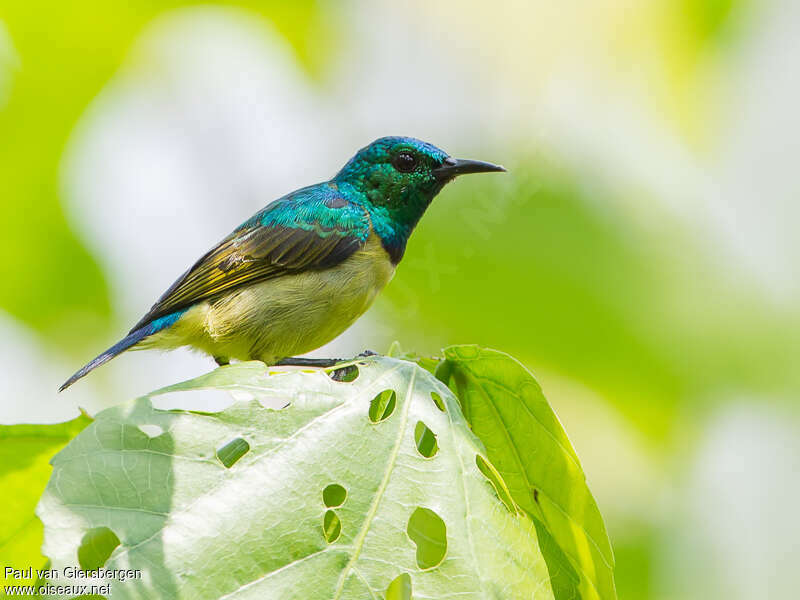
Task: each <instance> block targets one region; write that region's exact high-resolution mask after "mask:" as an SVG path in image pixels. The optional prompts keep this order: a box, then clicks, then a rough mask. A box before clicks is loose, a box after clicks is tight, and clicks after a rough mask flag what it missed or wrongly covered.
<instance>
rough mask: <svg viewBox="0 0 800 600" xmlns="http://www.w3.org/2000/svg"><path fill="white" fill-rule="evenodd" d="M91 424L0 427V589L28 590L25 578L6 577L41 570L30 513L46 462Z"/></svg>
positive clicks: (38, 531)
mask: <svg viewBox="0 0 800 600" xmlns="http://www.w3.org/2000/svg"><path fill="white" fill-rule="evenodd" d="M90 422H91V419H90V418H89V417H87V416H84V415H81V416H80V417H78V418H76V419H73V420H72V421H68V422H66V423H57V424H53V425H0V490H2V498H3V503H2V504H3V510H2V511H0V585H3V586H4V585H32V584H33V583H34V582H35V579H36V573H35V571H34V572H32V574H33V576H32V577H31V578H27V577H23V576H22V573H18V574H17V575H18V576H15V575H12V573H11V572H7V571H6V568H7V567H9V568H11V569H17V570H18V571H23V570H26V569H28V568H29V567H33V568H34V569H42V568H44V566H45V558H44V557H43V556H42V553H41V550H40V547H41V545H42V524H41V523H40V522H39V520H38V519H37V518H36V516H35V515H34V514H33V509H34V507H35V506H36V502H37V501H38V500H39V496H41V494H42V490H44V488H45V485H47V480H48V478H49V477H50V473H51V468H50V465H49V464H48V462H49V460H50V457H52V456H53V454H55V453H56V452H57V451H58V450H60V449H61V448H62V447H64V445H65V444H66V443H67V442H69V441H70V440H71V439H72V438H73V437H75V436H76V435H77V434H78V432H79V431H81V430H82V429H83V428H84V427H86V426H87V425H88V424H89V423H90Z"/></svg>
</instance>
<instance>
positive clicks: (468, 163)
mask: <svg viewBox="0 0 800 600" xmlns="http://www.w3.org/2000/svg"><path fill="white" fill-rule="evenodd" d="M499 171H505V168H503V167H501V166H500V165H493V164H492V163H488V162H483V161H482V160H469V159H465V158H453V157H451V156H448V157H447V158H445V159H444V162H443V163H442V166H440V167H437V168H435V169H434V170H433V174H434V175H435V176H436V179H438V180H439V181H444V180H449V179H452V178H453V177H457V176H458V175H466V174H468V173H495V172H499Z"/></svg>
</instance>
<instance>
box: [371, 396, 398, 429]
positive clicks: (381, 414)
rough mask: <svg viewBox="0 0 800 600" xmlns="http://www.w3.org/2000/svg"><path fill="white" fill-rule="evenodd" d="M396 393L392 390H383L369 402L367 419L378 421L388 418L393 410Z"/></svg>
mask: <svg viewBox="0 0 800 600" xmlns="http://www.w3.org/2000/svg"><path fill="white" fill-rule="evenodd" d="M396 403H397V394H396V393H395V391H394V390H384V391H382V392H381V393H380V394H378V395H377V396H375V397H374V398H373V399H372V401H371V402H370V403H369V420H370V421H372V422H373V423H380V422H381V421H385V420H386V419H388V418H389V417H390V416H391V414H392V413H393V412H394V407H395V404H396Z"/></svg>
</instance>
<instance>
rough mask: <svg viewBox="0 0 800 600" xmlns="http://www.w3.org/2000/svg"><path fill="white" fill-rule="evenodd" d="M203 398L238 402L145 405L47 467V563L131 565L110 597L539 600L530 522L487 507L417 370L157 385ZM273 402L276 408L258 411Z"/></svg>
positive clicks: (98, 428)
mask: <svg viewBox="0 0 800 600" xmlns="http://www.w3.org/2000/svg"><path fill="white" fill-rule="evenodd" d="M342 371H344V372H345V373H346V374H347V377H341V373H342ZM200 388H219V389H227V390H230V391H233V392H235V395H236V397H237V398H238V401H237V402H235V403H234V404H233V405H231V406H230V407H229V408H227V409H226V410H224V411H222V412H219V413H215V414H208V413H193V412H188V411H175V410H173V411H165V410H157V409H155V408H153V406H152V405H151V402H150V398H149V397H148V398H141V399H138V400H136V401H133V402H129V403H126V404H123V405H120V406H116V407H114V408H110V409H107V410H105V411H103V412H101V413H100V414H98V415H97V417H96V421H95V422H94V423H93V424H92V425H91V426H90V427H89V428H87V429H86V430H85V431H84V432H83V433H82V434H81V435H79V436H78V437H77V438H76V439H75V440H73V442H72V443H71V444H70V445H69V446H68V447H67V448H65V449H64V450H63V451H62V452H60V453H59V454H58V455H57V456H56V457H55V458H54V459H53V467H54V472H53V477H52V479H51V481H50V483H49V484H48V487H47V490H46V491H45V494H44V495H43V497H42V500H41V502H40V504H39V507H38V514H39V516H40V518H41V519H42V521H43V522H44V524H45V545H44V550H45V554H46V555H47V556H49V557H50V558H51V560H52V565H53V567H54V568H56V569H60V568H63V567H66V566H73V565H75V564H76V561H77V560H78V557H84V560H85V561H86V563H87V564H90V565H92V566H96V565H97V564H98V562H100V561H101V560H105V562H104V564H103V569H104V571H101V575H102V574H103V573H107V571H105V570H111V569H140V570H141V572H142V576H141V578H132V579H127V580H126V581H113V582H112V585H111V591H112V594H111V598H114V599H116V598H122V599H125V598H165V599H169V598H187V599H192V600H203V599H217V598H226V599H247V598H259V599H260V598H281V599H282V600H284V599H291V598H298V599H303V600H309V599H310V600H313V599H315V598H319V599H323V598H324V599H326V600H329V599H330V598H334V599H343V598H352V599H358V600H362V599H364V598H384V597H388V598H398V599H399V598H410V597H419V598H441V599H446V598H459V599H463V600H466V599H470V598H473V599H475V600H478V599H481V600H482V599H484V598H541V599H552V598H553V595H552V592H551V585H550V580H549V575H548V570H547V565H546V563H545V561H544V558H543V557H542V554H541V552H540V550H539V543H538V541H537V540H538V538H537V532H536V528H535V524H534V523H533V522H532V520H531V519H530V518H529V517H528V516H527V515H525V514H523V513H521V512H517V511H516V510H515V509H514V507H512V510H509V508H508V507H507V506H506V505H505V504H504V503H503V502H502V501H501V500H500V499H499V498H498V496H497V493H496V492H495V489H496V485H497V483H496V482H493V481H492V479H491V478H489V477H487V476H486V475H485V474H484V471H487V470H488V467H486V466H484V467H483V470H482V468H481V465H483V463H481V462H479V461H478V460H477V458H476V457H477V456H478V455H482V456H485V454H486V453H485V451H484V449H483V447H482V445H481V444H480V442H479V441H478V440H477V438H475V436H474V435H473V434H472V433H471V432H470V430H469V427H468V426H467V424H466V422H465V420H464V418H463V416H462V414H461V412H460V410H459V405H458V400H457V399H456V398H455V397H454V396H453V394H452V393H451V392H450V390H449V389H448V388H447V387H446V386H445V385H443V384H442V383H441V382H440V381H438V380H437V379H436V378H435V377H433V376H432V375H431V374H430V373H429V372H428V371H426V370H424V369H421V368H419V367H418V366H416V365H415V364H413V363H410V362H406V361H402V360H397V359H392V358H377V357H376V358H368V359H364V360H362V361H360V362H358V363H357V364H354V365H352V366H350V367H348V368H347V369H346V370H343V369H339V371H338V372H336V373H331V374H326V373H325V372H322V371H316V372H301V371H290V372H286V371H284V372H280V371H279V372H275V371H274V370H273V371H270V370H269V369H267V368H266V367H264V366H263V365H261V364H260V363H244V364H240V365H231V366H228V367H224V368H220V369H218V370H216V371H214V372H212V373H211V374H209V375H205V376H203V377H201V378H198V379H196V380H193V381H189V382H186V383H183V384H178V385H175V386H170V387H169V388H165V390H167V391H170V392H173V393H179V394H192V393H193V391H192V390H195V389H200ZM165 390H161V391H160V392H155V393H154V394H159V393H163V392H164V391H165ZM154 394H151V396H153V395H154ZM276 399H277V400H279V402H278V404H279V405H282V404H287V405H288V406H287V407H286V408H284V409H281V410H273V409H268V408H264V403H265V402H267V401H269V403H270V404H272V405H275V401H276ZM487 464H488V463H487ZM117 540H118V542H119V543H118V545H117ZM104 580H106V581H108V580H109V579H108V577H106V578H105V579H104V578H103V577H101V578H100V579H98V580H97V581H96V583H102V582H103V581H104ZM68 583H69V580H66V579H64V578H63V577H62V578H61V579H60V580H59V584H61V585H66V584H68ZM83 583H85V580H84V581H83Z"/></svg>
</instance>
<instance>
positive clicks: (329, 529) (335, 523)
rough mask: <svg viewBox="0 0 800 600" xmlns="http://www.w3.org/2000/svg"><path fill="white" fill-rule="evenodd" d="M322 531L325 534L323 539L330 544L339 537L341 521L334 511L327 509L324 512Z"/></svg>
mask: <svg viewBox="0 0 800 600" xmlns="http://www.w3.org/2000/svg"><path fill="white" fill-rule="evenodd" d="M322 533H323V534H324V535H325V540H326V541H327V542H328V543H329V544H332V543H333V542H335V541H336V540H338V539H339V536H340V535H341V534H342V521H341V519H339V515H337V514H336V511H333V510H329V511H327V512H326V513H325V517H324V519H323V521H322Z"/></svg>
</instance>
